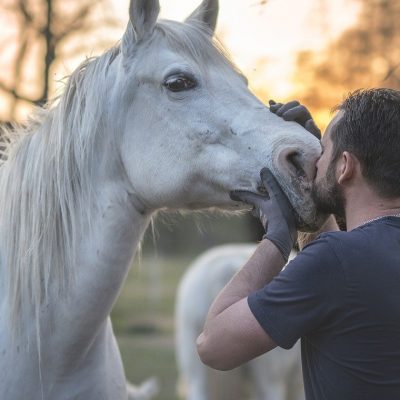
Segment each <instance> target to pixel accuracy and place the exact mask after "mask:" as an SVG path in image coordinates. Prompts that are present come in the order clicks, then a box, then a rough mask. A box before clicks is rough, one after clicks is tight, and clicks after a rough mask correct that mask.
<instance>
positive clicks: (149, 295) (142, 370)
mask: <svg viewBox="0 0 400 400" xmlns="http://www.w3.org/2000/svg"><path fill="white" fill-rule="evenodd" d="M190 261H192V258H190V257H188V256H187V257H183V258H176V257H169V258H165V257H163V258H161V257H156V256H146V257H144V258H143V259H142V260H141V262H140V263H139V262H135V264H134V265H133V267H132V268H131V271H130V273H129V275H128V278H127V281H126V284H125V286H124V288H123V291H122V293H121V295H120V297H119V299H118V302H117V304H116V306H115V307H114V310H113V313H112V320H113V323H114V330H115V333H116V336H117V340H118V343H119V346H120V349H121V355H122V359H123V362H124V366H125V370H126V375H127V378H128V379H129V380H130V381H131V382H132V383H135V384H137V383H140V382H142V381H144V380H145V379H147V378H149V377H151V376H155V377H157V378H158V380H159V383H160V387H161V390H160V395H159V396H158V397H157V399H162V400H176V399H178V397H177V395H176V381H177V371H176V363H175V354H174V302H175V294H176V288H177V285H178V282H179V279H180V278H181V276H182V275H183V272H184V270H185V268H186V267H187V266H188V264H189V263H190Z"/></svg>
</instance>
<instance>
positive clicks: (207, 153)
mask: <svg viewBox="0 0 400 400" xmlns="http://www.w3.org/2000/svg"><path fill="white" fill-rule="evenodd" d="M159 9H160V6H159V1H157V0H131V4H130V13H129V17H130V19H129V23H128V27H127V30H126V32H125V34H124V37H123V39H122V43H121V48H120V52H119V54H118V55H117V56H116V58H115V59H114V60H113V61H112V64H111V65H110V68H113V74H114V78H113V81H114V86H113V90H112V94H111V100H110V104H115V105H118V109H117V110H115V114H113V115H114V117H113V124H114V125H115V124H117V125H118V126H119V128H120V129H119V130H118V131H119V132H122V135H123V138H122V140H121V141H120V142H121V143H122V145H121V148H120V152H121V160H122V163H123V165H124V168H125V170H126V174H127V176H128V179H129V181H130V183H131V185H132V191H133V193H134V194H135V196H136V197H137V200H138V202H139V203H140V204H141V205H142V206H143V208H144V209H145V210H156V209H159V208H172V209H177V208H186V209H199V208H207V207H210V206H216V207H221V208H225V209H226V208H228V209H231V208H235V207H236V208H237V207H238V206H239V205H238V204H235V203H234V202H233V201H232V200H230V198H229V193H230V191H232V190H238V189H239V190H251V191H255V192H257V191H259V190H260V189H261V190H262V188H261V186H260V177H259V172H260V170H261V169H262V168H263V167H268V168H270V169H271V170H272V172H273V173H274V175H275V176H276V178H277V179H278V181H279V182H280V184H281V185H282V187H283V190H284V191H285V192H286V194H287V196H288V198H289V199H290V201H291V203H292V204H293V206H294V207H295V209H296V210H297V212H298V214H299V221H301V222H299V224H300V225H301V228H303V229H313V228H315V227H317V226H318V225H319V224H320V223H321V219H322V217H321V216H319V215H318V214H317V213H316V211H315V207H314V205H313V202H312V200H311V196H310V186H311V182H312V180H313V177H314V174H315V162H316V160H317V158H318V157H319V154H320V144H319V142H318V140H317V139H316V138H314V137H313V136H312V135H311V134H309V133H308V132H306V131H305V130H304V129H303V128H302V127H301V126H299V125H298V124H296V123H293V122H285V121H283V120H282V119H281V118H279V117H277V116H276V115H274V114H272V113H271V112H270V111H269V109H268V108H267V107H266V106H265V105H263V104H262V103H261V102H260V101H259V100H258V99H257V98H256V97H255V96H254V95H253V94H252V93H251V92H250V90H249V88H248V86H247V80H246V78H245V77H244V76H243V75H242V74H241V73H240V72H239V71H238V69H237V68H235V67H234V65H233V64H232V63H231V62H230V60H229V59H228V57H227V56H226V54H225V53H224V51H223V50H222V49H221V47H220V46H219V45H218V44H217V43H216V41H215V40H214V39H213V33H214V29H215V25H216V20H217V14H218V1H216V0H208V1H206V0H205V1H203V2H202V3H201V5H200V6H199V7H198V8H197V9H196V10H195V11H194V12H193V13H192V14H191V15H190V16H189V17H188V18H187V19H186V20H185V21H184V22H183V23H179V22H175V21H169V20H160V21H158V20H157V19H158V13H159ZM114 107H115V106H114ZM115 121H117V122H115Z"/></svg>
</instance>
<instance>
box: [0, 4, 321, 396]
mask: <svg viewBox="0 0 400 400" xmlns="http://www.w3.org/2000/svg"><path fill="white" fill-rule="evenodd" d="M217 11H218V3H217V1H216V0H208V1H206V0H204V1H203V2H202V3H201V4H200V6H199V7H198V8H197V9H196V10H195V11H194V12H193V14H191V15H190V16H189V17H188V19H187V20H186V21H185V22H184V23H178V22H173V21H159V22H157V18H158V14H159V2H158V1H156V0H131V3H130V8H129V23H128V27H127V30H126V32H125V33H124V36H123V38H122V40H121V43H120V44H119V45H117V46H115V47H114V48H112V49H110V50H109V51H107V52H106V53H105V54H103V55H101V56H99V57H97V58H93V59H89V60H87V61H85V62H84V63H83V64H82V65H81V66H80V67H79V68H78V69H77V70H76V71H75V72H74V73H73V74H72V75H71V77H70V78H69V81H68V83H67V85H66V88H65V91H64V93H63V95H62V96H61V97H60V98H59V100H58V101H57V102H56V103H55V104H54V105H53V106H52V107H51V108H49V109H47V110H42V111H41V112H39V113H38V114H37V115H36V117H35V119H34V120H32V121H31V122H30V123H29V124H28V126H27V128H26V129H23V130H21V132H19V133H20V135H18V138H17V139H16V140H13V141H12V143H11V144H10V146H8V149H7V151H6V153H7V154H6V156H7V160H6V161H5V162H4V163H3V164H2V165H1V169H0V255H1V259H0V265H1V271H0V307H1V309H0V370H1V371H2V373H1V375H0V396H1V398H2V400H19V399H23V400H25V399H57V400H62V399H72V398H73V399H84V400H91V399H93V400H98V399H113V400H119V399H126V398H127V396H128V394H127V387H126V379H125V374H124V369H123V365H122V361H121V357H120V353H119V349H118V346H117V343H116V340H115V337H114V333H113V330H112V324H111V320H110V318H109V314H110V312H111V309H112V308H113V305H114V303H115V301H116V299H117V297H118V294H119V292H120V289H121V287H122V285H123V282H124V280H125V278H126V275H127V272H128V269H129V265H130V262H131V260H132V257H133V256H134V254H135V250H136V248H137V247H138V244H139V243H140V240H141V239H142V237H143V233H144V231H145V230H146V228H147V227H148V225H149V223H150V221H151V219H152V217H154V216H155V214H156V212H157V210H160V209H166V208H167V209H174V210H176V209H179V208H184V209H199V208H207V207H211V206H216V207H219V208H224V209H237V208H238V207H239V204H235V203H234V202H232V201H231V200H230V198H229V192H230V191H231V190H235V189H240V190H252V191H257V188H259V189H260V190H262V188H261V187H260V186H259V185H260V179H259V171H260V169H261V168H262V167H269V168H270V169H271V170H272V171H273V173H274V174H275V175H276V177H277V179H278V180H279V182H280V183H281V184H282V186H283V188H284V190H285V191H286V193H287V194H288V196H289V198H290V201H291V202H292V204H293V205H294V207H295V208H296V209H297V211H298V213H299V221H300V220H301V221H302V222H303V223H304V224H305V225H307V226H312V225H315V224H317V225H318V223H319V222H320V221H319V216H318V215H316V213H315V208H314V207H313V204H312V202H311V201H310V193H309V189H310V182H311V180H312V177H313V174H314V163H315V160H316V159H317V157H318V156H319V153H320V144H319V142H318V140H317V139H315V138H314V137H313V136H312V135H310V134H309V133H308V132H306V131H305V130H304V129H302V128H301V127H300V126H299V125H298V124H296V123H288V122H285V121H283V120H282V119H281V118H279V117H277V116H276V115H273V114H272V113H270V112H269V110H268V109H267V108H266V107H265V106H264V105H263V104H261V103H260V102H259V101H258V100H257V99H256V98H255V97H254V96H253V95H252V94H251V93H250V91H249V90H248V88H247V82H246V79H245V78H244V77H243V76H242V75H241V74H240V73H239V72H238V70H237V69H236V68H234V67H233V65H232V63H231V62H230V61H229V60H228V59H227V58H226V56H225V55H224V53H223V51H222V50H221V49H220V48H219V47H218V46H217V45H216V44H215V43H214V42H213V40H212V33H213V31H214V28H215V24H216V20H217Z"/></svg>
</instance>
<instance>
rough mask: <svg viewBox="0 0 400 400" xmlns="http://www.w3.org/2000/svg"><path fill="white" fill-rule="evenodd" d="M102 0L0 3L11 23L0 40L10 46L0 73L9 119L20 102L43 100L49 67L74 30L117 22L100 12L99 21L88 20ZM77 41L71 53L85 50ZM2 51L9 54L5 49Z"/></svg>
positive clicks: (89, 29) (12, 0)
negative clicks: (10, 29) (10, 33)
mask: <svg viewBox="0 0 400 400" xmlns="http://www.w3.org/2000/svg"><path fill="white" fill-rule="evenodd" d="M105 1H106V0H101V1H98V0H84V1H82V2H80V1H76V0H74V1H69V2H63V1H62V0H8V1H7V0H6V1H5V2H4V3H2V5H1V6H0V12H2V13H3V15H7V16H8V17H9V18H8V19H9V21H10V22H9V24H14V25H15V29H14V32H15V35H14V37H12V38H10V39H8V40H7V42H4V41H3V43H1V45H2V48H3V49H4V47H6V46H12V47H13V49H14V52H13V55H14V57H13V58H10V60H7V63H8V64H9V68H8V71H9V74H8V76H7V77H4V76H3V77H0V96H1V95H3V96H7V97H8V98H9V99H10V100H9V101H8V108H9V109H8V115H7V118H8V119H9V120H13V119H15V117H16V110H17V108H18V106H19V105H20V104H22V103H25V104H28V105H42V104H44V103H46V101H47V100H48V99H49V95H50V87H51V81H52V79H53V76H52V75H51V68H52V66H53V64H54V62H55V61H56V60H57V59H62V58H63V57H65V54H63V47H64V46H63V45H64V44H65V43H66V42H68V40H69V39H70V38H71V37H72V36H73V35H74V34H79V35H80V36H81V37H85V35H86V36H87V34H88V33H89V32H90V33H92V32H93V33H95V31H96V30H99V29H103V28H104V27H105V26H107V27H116V26H117V25H118V24H117V22H116V20H113V19H109V18H108V17H104V16H103V17H101V18H100V19H101V21H98V22H97V23H93V22H92V19H93V13H95V12H96V11H97V12H98V13H99V14H101V12H99V7H102V6H105ZM77 42H78V41H77ZM81 43H82V41H79V43H77V45H76V46H75V51H73V53H77V52H82V50H85V49H84V48H82V46H81ZM77 46H79V47H80V48H77ZM86 50H87V49H86ZM6 54H7V56H8V57H9V53H6ZM28 81H30V84H28ZM32 83H33V84H32ZM32 86H33V87H34V89H32ZM2 117H3V118H5V116H4V115H3V116H2Z"/></svg>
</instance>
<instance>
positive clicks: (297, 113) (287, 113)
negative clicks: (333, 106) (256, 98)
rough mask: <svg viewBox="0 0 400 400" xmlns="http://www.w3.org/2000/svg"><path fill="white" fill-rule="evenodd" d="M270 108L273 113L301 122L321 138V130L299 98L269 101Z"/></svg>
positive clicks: (287, 119) (288, 119)
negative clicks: (287, 101) (287, 100)
mask: <svg viewBox="0 0 400 400" xmlns="http://www.w3.org/2000/svg"><path fill="white" fill-rule="evenodd" d="M269 109H270V111H271V112H272V113H274V114H276V115H278V116H279V117H282V118H283V119H284V120H285V121H294V122H297V123H298V124H300V125H301V126H302V127H303V128H305V129H307V130H308V131H309V132H311V133H312V134H313V135H314V136H315V137H316V138H317V139H320V140H321V131H320V129H319V128H318V126H317V125H315V122H314V120H313V119H312V116H311V114H310V111H308V109H307V108H306V107H304V106H303V105H301V104H300V103H299V102H298V101H297V100H293V101H290V102H289V103H286V104H282V103H275V101H274V100H270V101H269Z"/></svg>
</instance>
